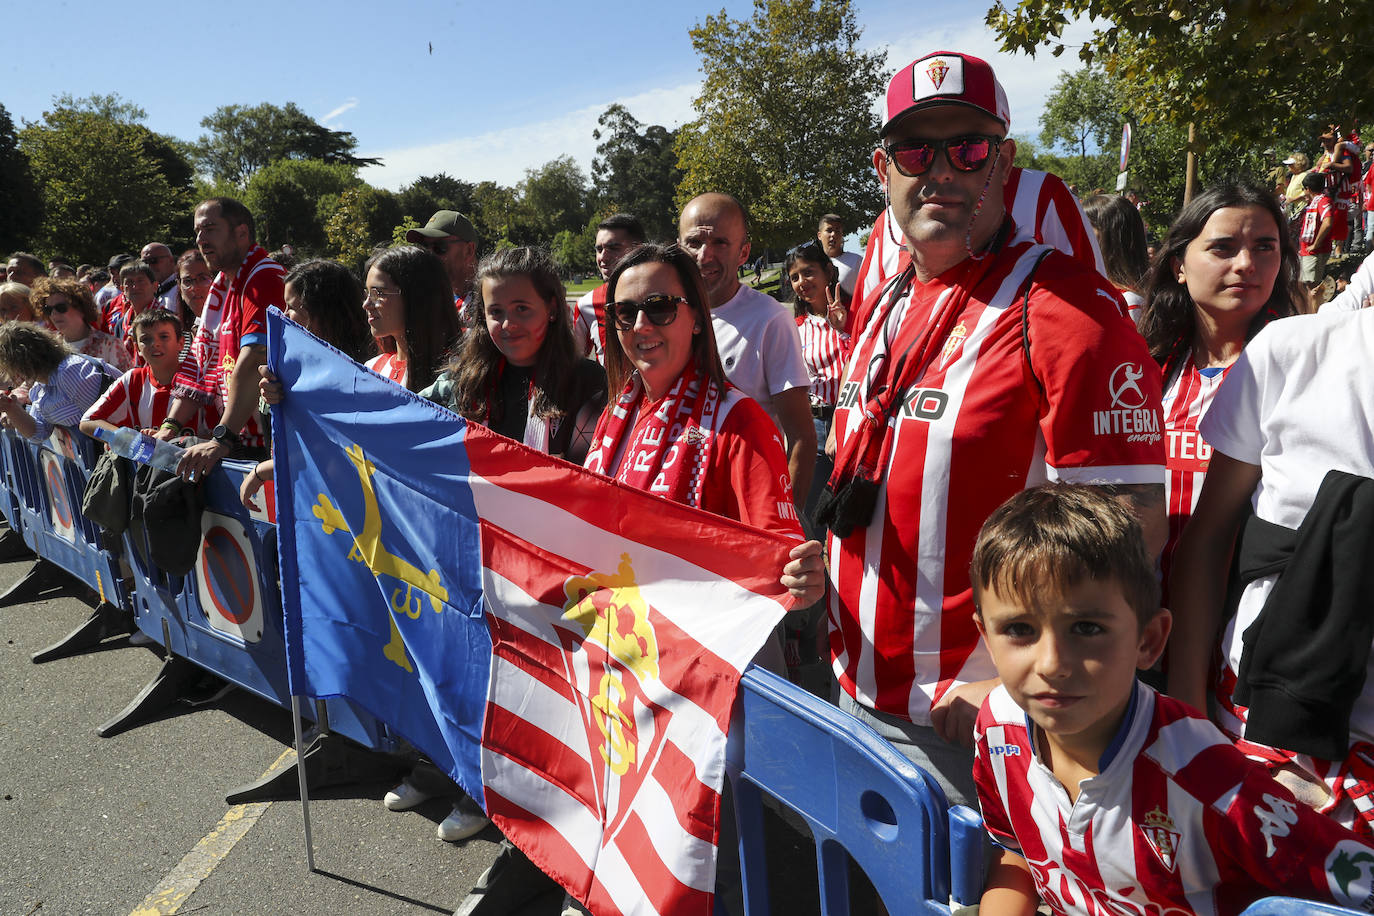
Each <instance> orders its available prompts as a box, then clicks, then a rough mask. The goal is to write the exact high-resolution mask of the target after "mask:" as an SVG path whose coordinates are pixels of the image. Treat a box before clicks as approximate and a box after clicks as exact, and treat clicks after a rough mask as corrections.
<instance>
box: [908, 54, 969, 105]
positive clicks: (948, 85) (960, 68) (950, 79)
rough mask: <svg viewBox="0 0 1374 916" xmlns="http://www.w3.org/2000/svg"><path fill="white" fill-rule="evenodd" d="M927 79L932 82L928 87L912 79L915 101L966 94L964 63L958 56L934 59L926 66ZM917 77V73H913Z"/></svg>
mask: <svg viewBox="0 0 1374 916" xmlns="http://www.w3.org/2000/svg"><path fill="white" fill-rule="evenodd" d="M925 74H926V77H927V78H928V79H929V80H930V83H929V84H928V85H922V84H921V81H920V80H918V79H912V81H911V89H912V93H911V94H912V96H913V99H914V101H920V100H921V99H925V98H930V97H931V96H935V95H940V96H946V95H963V93H964V61H963V59H962V58H960V57H957V56H950V57H932V58H930V59H929V63H927V64H926V65H925ZM912 76H913V77H914V76H915V72H913V73H912Z"/></svg>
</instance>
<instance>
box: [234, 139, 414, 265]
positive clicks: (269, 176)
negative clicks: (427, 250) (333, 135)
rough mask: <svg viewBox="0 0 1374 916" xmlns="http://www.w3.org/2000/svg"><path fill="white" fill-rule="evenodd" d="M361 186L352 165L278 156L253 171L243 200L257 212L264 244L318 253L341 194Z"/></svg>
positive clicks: (259, 229)
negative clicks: (326, 224)
mask: <svg viewBox="0 0 1374 916" xmlns="http://www.w3.org/2000/svg"><path fill="white" fill-rule="evenodd" d="M362 184H363V181H362V179H360V178H359V177H358V173H357V170H356V169H355V168H354V167H353V166H351V165H344V164H343V163H337V162H335V163H329V162H320V161H317V160H314V159H279V160H277V161H276V162H273V163H270V164H269V165H267V166H265V167H263V168H261V169H258V170H257V172H255V173H254V174H253V177H252V178H251V179H249V181H248V187H247V188H245V189H244V192H243V202H244V204H245V205H246V206H247V207H248V209H249V210H251V211H252V213H253V216H254V218H255V222H256V223H257V234H258V242H259V243H260V244H262V245H263V247H265V248H268V249H272V248H280V247H281V246H282V245H285V244H291V245H294V246H296V247H297V248H299V249H301V250H302V251H304V252H307V253H311V254H319V253H320V252H322V251H323V250H324V249H325V246H326V244H327V237H326V235H325V223H326V222H327V221H328V219H329V217H330V215H331V214H332V213H333V210H334V207H336V206H337V205H338V202H339V195H341V194H342V193H343V192H344V191H346V190H348V189H350V188H356V187H358V186H360V185H362ZM387 231H388V232H389V231H390V227H389V226H388V227H387ZM383 237H385V236H383Z"/></svg>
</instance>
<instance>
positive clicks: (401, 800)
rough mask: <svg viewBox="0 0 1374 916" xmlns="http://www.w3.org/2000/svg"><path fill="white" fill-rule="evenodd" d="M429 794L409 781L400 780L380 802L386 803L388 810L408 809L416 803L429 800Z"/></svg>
mask: <svg viewBox="0 0 1374 916" xmlns="http://www.w3.org/2000/svg"><path fill="white" fill-rule="evenodd" d="M430 797H431V796H430V794H429V793H428V792H421V791H420V790H419V789H417V788H415V787H414V786H412V785H411V784H410V783H408V782H405V781H404V780H402V782H401V784H400V785H399V786H397V787H396V788H394V789H392V790H391V791H390V792H388V793H386V797H385V798H383V799H382V804H384V805H386V809H387V810H388V811H409V810H410V809H411V808H414V807H415V806H416V805H419V804H423V803H424V802H427V801H429V799H430Z"/></svg>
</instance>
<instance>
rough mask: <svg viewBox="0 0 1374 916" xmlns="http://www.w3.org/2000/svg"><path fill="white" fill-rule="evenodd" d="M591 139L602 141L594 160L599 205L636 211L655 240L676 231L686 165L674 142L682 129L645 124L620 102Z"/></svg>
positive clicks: (604, 115) (606, 114) (599, 122)
mask: <svg viewBox="0 0 1374 916" xmlns="http://www.w3.org/2000/svg"><path fill="white" fill-rule="evenodd" d="M596 125H597V126H596V129H595V130H593V131H592V138H593V139H594V140H598V141H600V142H599V143H597V146H596V157H595V158H594V159H592V183H593V187H594V189H595V193H596V206H597V207H598V208H599V209H601V210H604V211H607V213H610V212H615V211H618V210H619V211H624V212H626V213H633V214H634V215H635V216H637V217H638V218H639V221H640V222H641V223H643V224H644V232H645V234H646V235H647V236H648V237H649V238H651V239H668V238H673V237H674V236H676V235H677V207H676V205H675V204H674V200H673V195H674V193H675V192H676V191H677V186H678V182H679V181H681V180H682V170H681V169H679V168H678V165H677V152H676V150H675V149H674V143H675V141H676V139H677V132H676V131H671V130H668V129H667V128H665V127H662V126H661V125H658V124H650V125H648V126H645V125H644V124H641V123H640V122H639V121H638V120H636V119H635V117H634V115H632V114H630V110H629V109H628V108H626V107H625V106H624V105H621V104H619V103H616V104H613V105H611V106H610V107H609V108H607V109H606V110H605V111H604V112H602V113H601V117H599V118H597V120H596Z"/></svg>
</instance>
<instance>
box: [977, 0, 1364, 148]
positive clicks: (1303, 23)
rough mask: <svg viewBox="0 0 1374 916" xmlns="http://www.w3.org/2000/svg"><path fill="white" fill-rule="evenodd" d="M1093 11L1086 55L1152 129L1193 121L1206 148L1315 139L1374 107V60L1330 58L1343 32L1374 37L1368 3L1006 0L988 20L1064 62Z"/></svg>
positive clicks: (1016, 40) (1001, 33)
mask: <svg viewBox="0 0 1374 916" xmlns="http://www.w3.org/2000/svg"><path fill="white" fill-rule="evenodd" d="M1085 16H1092V17H1094V18H1095V19H1096V20H1098V21H1099V22H1100V23H1101V24H1100V25H1099V26H1098V27H1097V28H1096V30H1095V31H1094V32H1093V35H1092V37H1091V38H1089V39H1088V41H1087V42H1085V43H1084V44H1083V45H1082V47H1081V48H1080V49H1079V57H1080V58H1081V59H1082V60H1083V61H1084V62H1086V63H1094V62H1096V63H1100V64H1101V65H1102V66H1103V68H1104V69H1105V70H1106V71H1107V72H1108V73H1111V74H1112V75H1113V76H1115V77H1118V78H1119V79H1120V80H1121V84H1122V85H1123V86H1124V87H1125V88H1126V90H1127V97H1128V98H1129V99H1130V100H1131V107H1132V111H1133V113H1134V114H1135V115H1136V117H1137V119H1138V121H1139V123H1141V124H1142V125H1148V124H1154V123H1156V122H1163V123H1166V124H1172V125H1176V126H1177V125H1186V124H1188V123H1190V122H1192V123H1195V124H1196V125H1197V128H1198V134H1199V143H1198V144H1197V145H1198V151H1199V152H1204V151H1206V150H1208V149H1217V148H1220V147H1226V146H1234V145H1237V144H1244V145H1246V146H1252V147H1254V146H1257V147H1258V148H1259V149H1263V148H1264V147H1265V146H1266V145H1268V144H1269V142H1270V141H1271V140H1273V139H1277V138H1280V137H1293V136H1306V137H1308V138H1310V137H1311V136H1312V134H1311V133H1310V132H1307V131H1310V127H1311V123H1312V120H1313V119H1316V120H1317V121H1318V122H1320V123H1326V122H1328V121H1336V122H1339V123H1341V124H1346V125H1349V124H1351V123H1352V121H1353V116H1354V115H1356V114H1366V115H1367V114H1368V112H1369V111H1370V110H1371V108H1372V107H1374V58H1371V56H1370V55H1368V54H1343V53H1328V52H1331V51H1335V50H1337V45H1334V44H1333V43H1332V42H1333V37H1334V36H1341V35H1349V36H1359V35H1370V34H1374V4H1370V3H1349V2H1346V0H1144V2H1142V0H1019V2H1017V3H1015V4H1014V5H1013V6H1011V7H1010V8H1009V7H1008V6H1007V5H1006V3H1004V2H1002V0H997V2H996V3H995V5H994V6H993V7H992V8H991V9H990V10H989V11H988V14H987V23H988V25H989V26H990V27H992V29H993V30H994V31H995V32H996V34H997V36H998V37H999V38H1000V39H1001V42H1002V47H1003V49H1004V50H1007V51H1021V52H1024V53H1028V54H1032V55H1033V54H1034V53H1035V52H1036V51H1037V50H1038V49H1041V48H1045V47H1048V48H1049V49H1050V50H1051V52H1052V53H1053V54H1054V55H1056V56H1057V55H1059V54H1062V53H1063V51H1064V49H1065V47H1066V46H1065V44H1064V43H1063V31H1064V27H1065V26H1066V25H1067V24H1068V23H1069V21H1070V20H1071V19H1073V18H1079V17H1085ZM1316 86H1319V87H1320V91H1314V88H1313V87H1316ZM1257 139H1258V140H1259V143H1258V144H1256V140H1257ZM1309 143H1310V139H1309Z"/></svg>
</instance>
